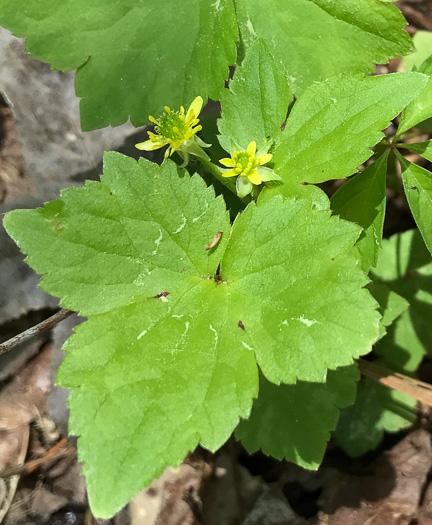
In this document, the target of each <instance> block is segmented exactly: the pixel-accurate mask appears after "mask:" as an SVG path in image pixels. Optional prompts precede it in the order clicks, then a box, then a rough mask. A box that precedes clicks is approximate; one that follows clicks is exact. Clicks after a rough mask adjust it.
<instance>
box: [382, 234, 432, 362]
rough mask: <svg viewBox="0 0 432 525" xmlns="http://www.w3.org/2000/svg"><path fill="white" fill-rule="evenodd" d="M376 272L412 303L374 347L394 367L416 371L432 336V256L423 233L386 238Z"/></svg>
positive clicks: (392, 288)
mask: <svg viewBox="0 0 432 525" xmlns="http://www.w3.org/2000/svg"><path fill="white" fill-rule="evenodd" d="M373 273H374V275H375V279H376V280H378V281H379V282H382V283H385V284H386V285H387V286H388V287H389V288H390V289H391V290H393V291H394V292H396V293H397V294H399V295H400V296H402V297H404V298H405V299H406V300H407V301H408V303H409V304H410V307H409V309H408V311H406V312H404V313H403V314H402V315H401V316H400V317H399V318H398V319H397V320H396V321H395V322H394V323H393V324H392V325H391V326H390V327H389V328H388V329H387V331H388V333H387V335H386V336H385V337H383V338H382V339H381V340H380V341H379V343H378V344H377V345H376V346H375V347H374V350H375V352H376V353H378V355H379V356H381V358H384V359H385V362H386V364H387V365H388V366H389V367H391V368H392V369H393V370H397V371H401V372H415V370H416V369H417V367H418V365H419V364H420V362H421V360H422V359H423V357H424V355H425V354H426V353H427V351H428V349H430V341H431V339H432V328H431V323H430V319H431V318H432V259H431V255H430V253H429V252H428V250H427V249H426V247H425V245H424V242H423V239H422V237H421V235H420V233H419V232H418V231H417V230H411V231H407V232H405V233H402V234H400V235H393V237H391V238H390V239H389V240H384V241H383V244H382V248H381V250H380V254H379V257H378V263H377V266H376V268H374V270H373Z"/></svg>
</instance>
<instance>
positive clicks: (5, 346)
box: [0, 308, 75, 355]
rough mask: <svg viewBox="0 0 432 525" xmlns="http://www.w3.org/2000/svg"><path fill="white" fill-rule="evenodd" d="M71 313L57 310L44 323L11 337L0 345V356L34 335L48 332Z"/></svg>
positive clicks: (63, 309)
mask: <svg viewBox="0 0 432 525" xmlns="http://www.w3.org/2000/svg"><path fill="white" fill-rule="evenodd" d="M73 313H75V312H72V311H71V310H66V309H65V308H62V309H61V310H59V311H58V312H57V313H55V314H54V315H52V316H51V317H48V319H45V321H42V322H40V323H39V324H37V325H35V326H32V327H31V328H28V329H27V330H24V332H21V333H20V334H18V335H16V336H15V337H12V338H11V339H9V340H8V341H6V342H4V343H1V344H0V355H2V354H4V353H6V352H9V350H12V349H13V348H15V347H16V346H18V345H19V344H21V343H24V342H25V341H28V340H29V339H31V338H32V337H35V336H36V335H39V334H41V333H42V332H45V330H48V329H49V328H51V327H52V326H54V325H56V324H58V323H60V321H63V320H64V319H66V318H67V317H69V316H70V315H72V314H73Z"/></svg>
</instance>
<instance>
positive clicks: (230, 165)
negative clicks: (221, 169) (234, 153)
mask: <svg viewBox="0 0 432 525" xmlns="http://www.w3.org/2000/svg"><path fill="white" fill-rule="evenodd" d="M219 162H220V164H222V166H226V167H227V168H234V166H235V162H234V160H233V159H221V160H220V161H219Z"/></svg>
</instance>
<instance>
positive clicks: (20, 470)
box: [0, 438, 75, 478]
mask: <svg viewBox="0 0 432 525" xmlns="http://www.w3.org/2000/svg"><path fill="white" fill-rule="evenodd" d="M65 445H67V440H66V438H63V439H61V440H60V441H59V442H58V443H56V444H55V445H54V446H53V447H52V448H50V449H49V450H47V451H46V453H45V454H44V455H43V456H42V457H40V458H38V459H32V460H31V461H27V463H24V465H19V466H17V467H11V468H9V469H7V470H4V471H3V472H0V478H9V477H10V476H17V475H18V474H24V473H26V474H31V473H32V472H34V471H35V470H36V469H37V468H38V467H39V466H40V465H44V464H45V463H49V462H50V461H53V460H55V459H58V458H61V457H63V456H68V455H70V454H72V453H74V452H75V448H74V447H71V446H65Z"/></svg>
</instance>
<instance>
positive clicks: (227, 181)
mask: <svg viewBox="0 0 432 525" xmlns="http://www.w3.org/2000/svg"><path fill="white" fill-rule="evenodd" d="M198 160H199V161H200V162H201V164H202V165H203V166H204V168H205V169H206V170H207V171H209V172H210V173H211V174H212V175H213V176H214V177H216V178H217V180H218V181H219V182H220V183H222V184H223V185H224V186H226V187H227V188H228V189H229V190H230V191H232V193H234V195H235V196H236V197H238V198H239V199H240V200H242V201H243V202H244V203H245V204H248V203H249V202H251V201H252V197H251V196H250V195H246V197H243V199H242V198H241V197H239V196H238V195H237V190H236V184H235V182H234V180H233V179H231V178H228V177H223V176H222V172H221V170H220V169H219V168H218V167H217V166H216V164H213V162H211V161H209V160H205V159H203V158H199V159H198Z"/></svg>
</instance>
